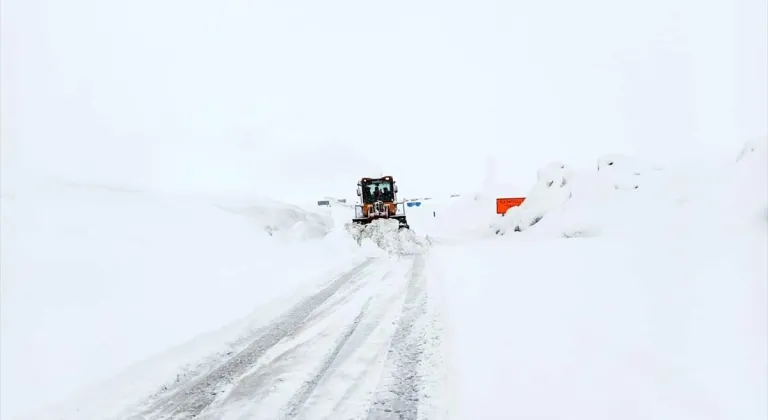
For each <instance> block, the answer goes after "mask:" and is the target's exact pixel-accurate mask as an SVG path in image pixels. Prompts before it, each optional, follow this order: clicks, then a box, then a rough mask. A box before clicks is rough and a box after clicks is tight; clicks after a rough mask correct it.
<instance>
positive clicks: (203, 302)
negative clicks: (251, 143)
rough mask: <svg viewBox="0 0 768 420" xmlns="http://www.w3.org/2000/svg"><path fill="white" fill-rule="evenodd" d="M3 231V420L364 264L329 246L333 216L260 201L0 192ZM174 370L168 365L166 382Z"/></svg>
mask: <svg viewBox="0 0 768 420" xmlns="http://www.w3.org/2000/svg"><path fill="white" fill-rule="evenodd" d="M0 217H2V226H3V228H2V236H1V239H2V244H1V249H2V265H1V270H2V284H3V293H2V304H1V305H0V307H1V308H2V318H1V320H2V338H3V339H2V342H1V343H0V345H2V351H1V352H0V353H1V354H0V356H1V357H2V365H3V369H2V370H3V373H2V393H3V394H2V400H3V401H4V402H3V404H2V410H3V411H2V416H3V418H15V417H16V416H18V415H20V414H21V413H22V412H25V411H26V412H29V411H36V410H37V409H39V408H41V407H42V406H44V405H46V404H49V403H53V402H57V401H63V400H66V399H67V398H69V397H71V396H72V395H73V393H75V392H77V391H79V390H81V389H82V388H83V387H84V386H94V385H96V384H97V383H98V382H99V381H103V380H106V379H108V378H110V377H111V376H114V375H116V374H118V373H119V372H121V371H123V370H125V369H127V368H128V367H129V366H131V365H132V364H134V363H138V362H140V361H142V360H144V359H146V358H148V357H149V356H152V355H153V354H156V353H158V352H160V351H163V350H165V349H167V348H169V347H172V346H175V345H178V344H180V343H182V342H184V341H187V340H190V339H191V338H193V337H194V336H196V335H198V334H200V333H203V332H207V331H212V330H217V329H219V328H221V327H223V326H224V325H226V324H229V323H231V322H233V321H235V320H237V319H239V318H243V317H246V316H247V315H249V314H251V313H252V311H254V310H255V309H256V308H259V307H261V306H263V305H265V304H268V303H270V302H272V301H274V300H275V299H276V298H278V297H281V296H290V294H291V293H295V292H296V291H297V289H301V288H306V287H309V288H311V286H312V284H314V283H317V282H319V281H323V280H325V277H326V276H327V275H328V273H331V272H334V270H337V269H341V268H344V267H347V266H349V265H350V264H353V263H354V262H355V261H357V260H359V258H361V257H359V256H356V254H355V250H354V247H355V245H354V243H353V242H352V241H351V240H349V242H350V244H346V243H345V242H343V241H338V240H337V241H333V240H332V237H328V235H327V234H328V232H329V231H331V229H332V227H333V223H334V221H333V218H332V217H330V215H328V214H325V215H323V214H320V213H314V212H308V211H307V210H304V209H302V208H299V207H296V206H292V205H287V204H282V203H278V202H274V201H271V200H267V199H255V200H254V199H245V200H242V199H235V198H231V197H230V198H227V199H225V198H223V197H215V198H210V197H186V196H172V195H168V194H163V195H160V194H154V193H148V192H142V191H135V190H120V189H110V188H109V187H105V186H86V185H75V184H50V183H39V184H35V185H26V186H25V188H23V189H13V188H7V189H5V190H4V191H3V195H2V211H1V212H0ZM251 318H253V317H251ZM249 322H251V323H252V322H254V320H253V319H251V320H250V321H249ZM237 333H239V332H236V333H235V334H237ZM230 338H231V336H230ZM214 348H215V347H214ZM206 349H207V351H208V350H210V348H206ZM199 356H200V355H199V354H198V355H197V357H199ZM183 362H185V361H184V360H178V361H173V362H170V363H169V362H166V363H165V364H164V365H163V366H164V368H165V369H166V370H165V371H164V372H165V374H166V375H169V373H167V372H169V371H171V372H172V371H173V369H174V367H177V366H176V365H175V363H183ZM155 373H156V374H157V372H155Z"/></svg>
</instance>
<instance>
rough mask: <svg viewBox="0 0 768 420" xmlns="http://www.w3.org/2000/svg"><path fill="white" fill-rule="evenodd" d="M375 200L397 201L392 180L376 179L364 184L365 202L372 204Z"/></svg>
mask: <svg viewBox="0 0 768 420" xmlns="http://www.w3.org/2000/svg"><path fill="white" fill-rule="evenodd" d="M374 201H395V194H394V193H393V192H392V181H387V180H383V179H382V180H378V179H376V180H372V181H368V182H366V183H364V184H363V203H366V204H370V203H373V202H374Z"/></svg>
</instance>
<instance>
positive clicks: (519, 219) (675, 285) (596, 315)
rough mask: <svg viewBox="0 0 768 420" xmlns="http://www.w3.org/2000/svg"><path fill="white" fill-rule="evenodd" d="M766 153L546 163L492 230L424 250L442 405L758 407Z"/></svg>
mask: <svg viewBox="0 0 768 420" xmlns="http://www.w3.org/2000/svg"><path fill="white" fill-rule="evenodd" d="M767 163H768V147H766V142H757V143H750V144H748V145H747V146H746V147H745V148H744V152H743V153H741V154H738V156H736V154H734V156H732V157H725V159H723V160H722V161H719V162H698V163H685V164H681V165H677V166H665V167H658V166H656V165H653V164H647V163H644V162H639V161H637V160H633V159H629V158H621V157H616V156H613V157H608V158H605V159H600V164H599V168H593V169H590V170H575V169H571V168H568V166H567V165H564V166H562V165H559V164H555V165H552V166H548V167H546V168H545V169H544V170H543V171H542V172H541V173H540V174H539V180H538V182H537V184H536V185H535V186H534V187H533V188H532V189H531V191H530V194H528V197H529V199H528V200H527V201H526V203H527V204H524V205H523V206H521V207H520V208H517V209H513V210H511V211H510V212H508V213H507V215H506V217H504V218H499V220H498V222H497V224H496V225H495V226H493V228H492V229H490V232H489V233H490V235H491V236H493V237H492V238H488V239H486V240H482V241H474V242H471V243H469V242H468V243H466V244H464V245H462V246H458V245H457V246H450V247H435V248H433V250H432V251H431V253H430V257H431V258H430V266H429V267H428V276H429V277H430V279H432V281H433V282H434V283H435V284H438V285H441V288H440V290H441V291H443V292H444V293H445V299H444V302H443V303H442V305H443V309H442V312H443V314H444V315H445V318H446V324H447V325H448V327H447V328H446V336H445V339H446V344H447V348H448V349H450V351H449V359H450V360H451V362H450V365H451V366H452V367H453V370H452V371H451V374H450V375H449V377H450V378H451V379H450V380H451V383H452V390H453V395H454V396H455V398H454V399H453V401H454V404H453V407H452V415H453V416H454V417H455V418H463V419H471V418H484V419H491V418H536V419H552V420H554V419H564V418H568V419H585V420H586V419H600V420H602V419H606V420H607V419H624V420H633V419H637V420H641V419H642V420H647V419H670V420H671V419H675V420H684V419H690V420H700V419H722V420H726V419H749V420H759V419H765V418H768V375H767V374H766V372H768V185H767V183H766V182H767V181H768V179H767V177H766V174H768V165H767ZM534 222H535V223H534ZM496 231H498V232H499V233H500V234H503V235H496V234H495V233H496ZM553 402H556V403H554V404H553Z"/></svg>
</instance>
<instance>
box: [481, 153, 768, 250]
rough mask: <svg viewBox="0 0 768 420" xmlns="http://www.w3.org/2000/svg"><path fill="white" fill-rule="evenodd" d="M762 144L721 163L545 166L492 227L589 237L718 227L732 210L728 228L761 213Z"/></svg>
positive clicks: (622, 160)
mask: <svg viewBox="0 0 768 420" xmlns="http://www.w3.org/2000/svg"><path fill="white" fill-rule="evenodd" d="M766 143H768V141H765V140H763V141H754V142H750V143H748V144H747V145H745V147H744V150H743V151H742V152H741V153H739V154H738V157H737V158H736V159H732V160H727V161H725V162H695V163H682V164H680V165H679V166H677V167H675V166H670V167H663V168H662V167H661V166H659V165H655V164H652V163H648V162H643V161H640V160H637V159H632V158H629V157H625V156H604V157H601V158H599V159H598V162H597V166H596V168H595V169H591V170H590V169H583V170H573V169H570V168H568V167H567V166H565V165H559V164H551V165H548V166H546V167H544V168H542V170H540V171H539V174H538V181H537V183H536V184H535V185H534V186H533V187H532V188H531V190H530V191H529V193H528V194H526V200H525V201H524V202H523V204H522V205H520V206H519V207H514V208H511V209H510V210H509V211H508V212H507V214H506V215H505V216H504V217H502V218H498V219H496V220H495V222H494V223H492V224H491V228H492V230H493V231H494V232H496V233H497V234H502V235H503V234H507V233H510V232H524V231H527V230H529V231H530V232H527V233H528V234H530V235H535V236H540V235H544V236H559V237H562V236H565V237H593V236H597V235H619V236H621V235H625V234H628V233H630V232H632V233H646V234H658V233H680V232H683V231H701V230H706V229H709V225H715V226H723V224H719V223H713V220H715V218H721V217H722V215H723V214H730V215H731V221H730V222H728V223H726V224H724V225H728V226H731V227H732V226H734V225H735V224H739V223H740V221H741V220H744V217H747V218H749V219H755V218H763V219H765V216H764V215H765V213H766V212H768V210H766V208H768V205H766V204H765V202H766V195H768V193H767V192H766V191H768V185H766V176H765V174H766V173H768V168H767V166H768V165H766V161H768V147H767V146H766ZM637 209H643V210H642V211H641V212H638V211H637ZM534 226H535V227H534Z"/></svg>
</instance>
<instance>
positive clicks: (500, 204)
mask: <svg viewBox="0 0 768 420" xmlns="http://www.w3.org/2000/svg"><path fill="white" fill-rule="evenodd" d="M523 201H525V197H512V198H497V199H496V214H504V213H506V212H507V210H509V209H510V208H511V207H517V206H519V205H520V204H522V203H523Z"/></svg>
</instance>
